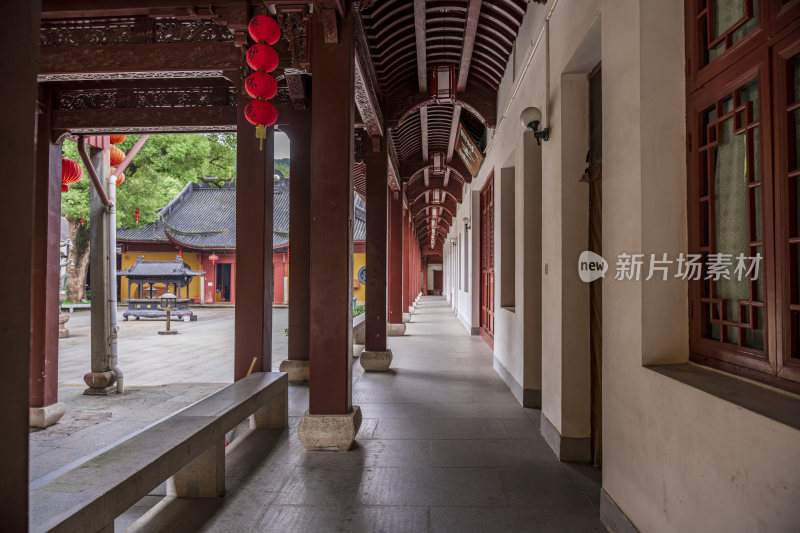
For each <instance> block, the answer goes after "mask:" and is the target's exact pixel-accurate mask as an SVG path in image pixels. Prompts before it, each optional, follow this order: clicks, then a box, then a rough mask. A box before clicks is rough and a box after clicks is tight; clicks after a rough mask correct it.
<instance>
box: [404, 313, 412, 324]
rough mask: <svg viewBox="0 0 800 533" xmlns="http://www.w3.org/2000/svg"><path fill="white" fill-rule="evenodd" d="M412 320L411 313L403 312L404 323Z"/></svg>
mask: <svg viewBox="0 0 800 533" xmlns="http://www.w3.org/2000/svg"><path fill="white" fill-rule="evenodd" d="M409 321H411V313H403V324H405V323H406V322H409Z"/></svg>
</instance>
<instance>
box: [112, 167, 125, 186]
mask: <svg viewBox="0 0 800 533" xmlns="http://www.w3.org/2000/svg"><path fill="white" fill-rule="evenodd" d="M115 170H117V167H111V173H112V174H113V173H114V171H115ZM123 183H125V174H120V175H119V176H117V181H116V185H117V187H119V186H120V185H122V184H123Z"/></svg>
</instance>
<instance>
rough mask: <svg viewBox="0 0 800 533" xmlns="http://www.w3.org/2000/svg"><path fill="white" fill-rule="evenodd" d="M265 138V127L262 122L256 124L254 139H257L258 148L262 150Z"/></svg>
mask: <svg viewBox="0 0 800 533" xmlns="http://www.w3.org/2000/svg"><path fill="white" fill-rule="evenodd" d="M266 138H267V127H266V126H265V125H263V124H259V125H258V126H256V139H258V149H259V150H261V151H263V150H264V139H266Z"/></svg>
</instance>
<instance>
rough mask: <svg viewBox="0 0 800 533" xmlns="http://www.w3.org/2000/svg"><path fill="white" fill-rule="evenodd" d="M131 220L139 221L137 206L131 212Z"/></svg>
mask: <svg viewBox="0 0 800 533" xmlns="http://www.w3.org/2000/svg"><path fill="white" fill-rule="evenodd" d="M133 221H134V222H139V208H138V207H137V208H136V211H134V212H133Z"/></svg>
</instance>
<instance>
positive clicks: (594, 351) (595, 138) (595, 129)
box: [583, 64, 603, 467]
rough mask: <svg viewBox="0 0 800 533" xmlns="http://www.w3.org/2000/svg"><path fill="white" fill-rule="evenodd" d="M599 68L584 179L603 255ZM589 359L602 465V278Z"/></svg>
mask: <svg viewBox="0 0 800 533" xmlns="http://www.w3.org/2000/svg"><path fill="white" fill-rule="evenodd" d="M601 85H602V83H601V77H600V65H599V64H598V65H597V66H596V67H595V68H594V69H593V70H592V71H591V72H590V73H589V154H588V156H587V158H586V162H587V167H586V173H585V174H584V176H583V179H584V180H585V181H587V182H588V184H589V247H588V249H589V250H591V251H592V252H594V253H596V254H597V255H602V254H603V240H602V239H603V232H602V222H603V201H602V200H603V195H602V191H603V181H602V179H601V178H602V175H603V172H602V170H603V165H602V162H603V158H602V156H603V111H602V102H603V97H602V89H601ZM589 355H590V372H591V401H592V407H591V443H592V463H593V464H594V465H595V466H598V467H599V466H600V465H601V463H602V453H603V449H602V442H603V440H602V436H603V431H602V426H603V406H602V400H603V396H602V382H603V379H602V378H603V278H600V279H597V280H594V281H593V282H591V283H590V284H589Z"/></svg>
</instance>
